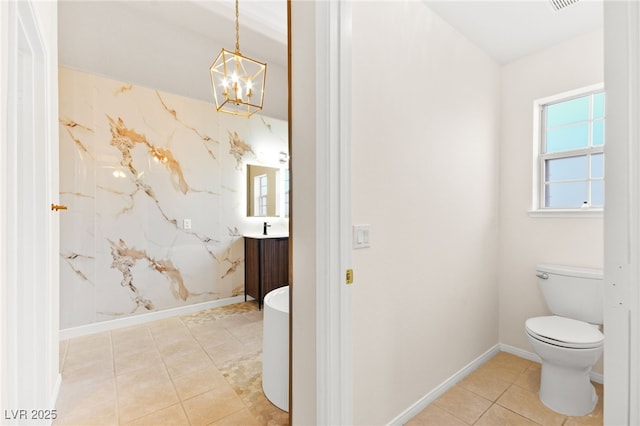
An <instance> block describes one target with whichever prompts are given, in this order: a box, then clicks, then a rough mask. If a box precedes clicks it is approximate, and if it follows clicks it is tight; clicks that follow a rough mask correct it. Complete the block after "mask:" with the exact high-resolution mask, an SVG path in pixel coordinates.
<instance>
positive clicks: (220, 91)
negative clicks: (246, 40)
mask: <svg viewBox="0 0 640 426" xmlns="http://www.w3.org/2000/svg"><path fill="white" fill-rule="evenodd" d="M239 29H240V26H239V24H238V0H236V51H235V52H231V51H229V50H226V49H222V52H220V54H219V55H218V57H217V58H216V60H215V61H214V62H213V64H212V65H211V67H210V68H209V72H210V74H211V85H212V86H213V96H214V97H215V99H216V109H217V110H218V111H221V112H226V113H229V114H233V115H240V116H244V117H250V116H251V115H252V114H254V113H255V112H257V111H260V110H261V109H262V103H263V101H264V84H265V80H266V74H267V64H265V63H262V62H258V61H256V60H253V59H250V58H247V57H246V56H243V55H242V54H240V35H239V34H240V31H239Z"/></svg>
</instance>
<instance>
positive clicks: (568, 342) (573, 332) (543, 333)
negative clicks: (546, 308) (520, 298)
mask: <svg viewBox="0 0 640 426" xmlns="http://www.w3.org/2000/svg"><path fill="white" fill-rule="evenodd" d="M525 328H526V329H527V332H528V333H529V334H531V335H532V337H534V338H536V339H538V340H542V341H543V342H547V343H550V344H552V345H556V346H562V347H565V348H575V349H587V348H595V347H598V346H600V345H602V342H604V335H603V334H602V333H601V332H600V330H598V328H597V327H596V326H594V325H592V324H588V323H586V322H583V321H578V320H574V319H571V318H564V317H559V316H556V315H553V316H547V317H536V318H529V319H528V320H527V321H526V322H525Z"/></svg>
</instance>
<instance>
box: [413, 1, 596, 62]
mask: <svg viewBox="0 0 640 426" xmlns="http://www.w3.org/2000/svg"><path fill="white" fill-rule="evenodd" d="M423 1H424V2H425V3H426V4H427V5H428V6H429V7H430V8H431V9H432V10H433V11H434V12H436V13H437V14H438V15H440V16H441V17H442V18H444V19H445V20H446V21H447V22H448V23H449V24H451V25H452V26H453V27H455V28H456V29H457V30H458V31H460V32H461V33H462V34H464V35H465V36H466V37H467V38H468V39H469V40H471V41H472V42H473V43H474V44H476V45H477V46H478V47H480V48H481V49H483V50H484V51H485V52H487V53H488V54H489V55H490V56H491V57H493V58H494V59H495V60H496V61H497V62H498V63H500V64H506V63H508V62H512V61H514V60H516V59H519V58H521V57H524V56H527V55H530V54H532V53H534V52H536V51H539V50H542V49H544V48H547V47H550V46H553V45H554V44H557V43H560V42H562V41H565V40H569V39H571V38H573V37H576V36H578V35H580V34H584V33H586V32H590V31H594V30H596V29H598V28H601V27H602V26H603V13H602V0H580V1H578V2H577V3H574V4H572V5H571V6H568V7H566V8H564V9H561V10H559V11H555V10H554V9H553V7H552V6H551V3H550V2H549V1H548V0H508V1H505V0H502V1H495V0H493V1H486V0H485V1H481V0H476V1H457V0H449V1H444V0H423Z"/></svg>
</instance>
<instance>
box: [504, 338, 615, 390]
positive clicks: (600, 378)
mask: <svg viewBox="0 0 640 426" xmlns="http://www.w3.org/2000/svg"><path fill="white" fill-rule="evenodd" d="M500 350H501V351H503V352H508V353H510V354H513V355H516V356H519V357H520V358H525V359H528V360H529V361H533V362H537V363H540V362H541V361H542V360H541V359H540V357H539V356H538V355H537V354H535V353H533V352H527V351H525V350H522V349H520V348H516V347H514V346H509V345H505V344H504V343H500ZM590 377H591V381H592V382H596V383H600V384H603V383H604V375H603V374H602V373H595V372H593V371H592V372H591V374H590Z"/></svg>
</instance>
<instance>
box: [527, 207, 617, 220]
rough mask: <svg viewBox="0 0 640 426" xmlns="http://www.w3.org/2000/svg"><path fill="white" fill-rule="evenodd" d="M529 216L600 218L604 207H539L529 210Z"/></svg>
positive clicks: (602, 215)
mask: <svg viewBox="0 0 640 426" xmlns="http://www.w3.org/2000/svg"><path fill="white" fill-rule="evenodd" d="M529 217H565V218H583V219H586V218H602V217H604V209H544V210H542V209H539V210H529Z"/></svg>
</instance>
